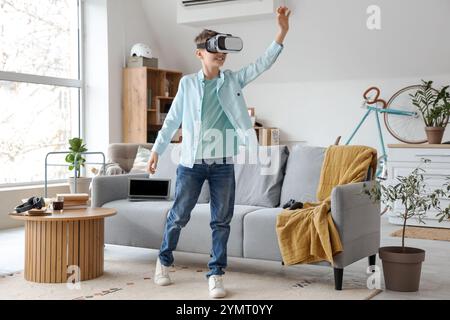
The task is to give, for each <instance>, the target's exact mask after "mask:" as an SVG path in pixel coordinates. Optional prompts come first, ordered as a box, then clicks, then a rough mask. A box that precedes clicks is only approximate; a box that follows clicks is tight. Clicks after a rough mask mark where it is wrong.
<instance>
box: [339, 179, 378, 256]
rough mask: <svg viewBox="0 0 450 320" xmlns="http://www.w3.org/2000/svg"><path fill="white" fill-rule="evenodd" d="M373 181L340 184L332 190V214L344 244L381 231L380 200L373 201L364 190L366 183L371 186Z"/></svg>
mask: <svg viewBox="0 0 450 320" xmlns="http://www.w3.org/2000/svg"><path fill="white" fill-rule="evenodd" d="M373 183H375V182H373V181H367V182H360V183H352V184H347V185H340V186H336V187H335V188H334V189H333V191H332V192H331V215H332V217H333V220H334V223H335V225H336V227H337V229H338V231H339V236H340V238H341V242H342V243H343V244H344V246H345V243H350V242H352V241H357V240H358V239H360V238H363V237H365V236H369V235H372V236H373V235H374V234H376V233H378V234H379V233H380V224H381V217H380V216H381V210H380V201H373V200H371V199H370V198H369V196H368V195H366V194H364V193H363V192H362V191H363V189H364V185H366V188H371V186H372V184H373ZM378 239H379V237H378ZM378 246H379V241H378ZM344 249H345V248H344Z"/></svg>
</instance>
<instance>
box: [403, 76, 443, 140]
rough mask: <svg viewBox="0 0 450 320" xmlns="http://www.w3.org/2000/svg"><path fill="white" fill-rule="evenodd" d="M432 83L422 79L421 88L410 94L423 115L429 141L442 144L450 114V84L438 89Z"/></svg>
mask: <svg viewBox="0 0 450 320" xmlns="http://www.w3.org/2000/svg"><path fill="white" fill-rule="evenodd" d="M432 85H433V81H423V80H422V86H421V88H420V89H418V90H417V91H416V93H415V94H411V95H410V96H411V98H412V103H413V105H415V106H416V107H417V108H418V109H419V111H420V113H421V114H422V116H423V120H424V122H425V132H426V134H427V137H428V143H430V144H440V143H441V142H442V137H443V136H444V131H445V127H446V126H447V123H448V119H449V116H450V94H449V92H448V91H447V90H448V88H449V86H445V87H442V88H441V90H440V91H437V90H435V89H433V87H432Z"/></svg>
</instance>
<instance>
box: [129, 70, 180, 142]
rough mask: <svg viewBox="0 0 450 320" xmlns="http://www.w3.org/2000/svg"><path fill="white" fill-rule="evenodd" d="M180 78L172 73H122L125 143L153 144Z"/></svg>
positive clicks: (175, 73) (160, 71) (141, 71)
mask: <svg viewBox="0 0 450 320" xmlns="http://www.w3.org/2000/svg"><path fill="white" fill-rule="evenodd" d="M182 76H183V74H182V73H181V72H179V71H174V70H164V69H156V68H148V67H142V68H125V69H124V71H123V105H122V112H123V124H122V130H123V141H124V142H125V143H152V142H154V141H155V139H156V136H157V134H158V131H159V130H160V129H161V126H162V123H163V122H164V117H165V114H167V112H168V111H169V109H170V107H171V104H172V102H173V99H174V97H175V96H176V94H177V90H178V85H179V83H180V80H181V77H182ZM174 142H179V141H174Z"/></svg>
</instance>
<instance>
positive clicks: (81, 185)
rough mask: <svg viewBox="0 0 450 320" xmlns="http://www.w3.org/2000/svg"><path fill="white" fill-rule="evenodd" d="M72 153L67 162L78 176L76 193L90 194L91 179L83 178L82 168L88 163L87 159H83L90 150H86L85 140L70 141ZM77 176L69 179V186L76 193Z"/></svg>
mask: <svg viewBox="0 0 450 320" xmlns="http://www.w3.org/2000/svg"><path fill="white" fill-rule="evenodd" d="M69 144H70V148H69V150H70V151H71V152H70V153H68V154H67V155H66V162H68V163H69V164H70V165H69V170H75V174H76V178H77V179H76V182H77V187H76V192H77V193H89V184H90V180H91V179H90V178H86V177H81V170H80V169H81V167H84V163H85V162H86V159H85V158H84V157H83V155H82V153H83V152H86V151H87V150H88V149H87V148H86V145H85V144H83V139H80V138H73V139H70V140H69ZM75 174H74V177H70V178H69V186H70V192H71V193H75Z"/></svg>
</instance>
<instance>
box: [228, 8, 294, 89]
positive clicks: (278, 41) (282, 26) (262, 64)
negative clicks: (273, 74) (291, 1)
mask: <svg viewBox="0 0 450 320" xmlns="http://www.w3.org/2000/svg"><path fill="white" fill-rule="evenodd" d="M290 15H291V10H289V9H288V8H287V7H278V9H277V22H278V27H279V31H278V33H277V35H276V37H275V41H274V42H272V44H271V45H270V47H269V48H268V49H267V50H266V52H265V53H264V54H263V55H262V56H261V57H259V58H258V59H257V60H256V61H255V62H254V63H251V64H249V65H247V66H245V67H243V68H242V69H240V70H239V71H237V72H236V75H237V78H238V81H239V83H240V85H241V87H242V88H244V87H245V86H246V85H247V84H249V83H250V82H252V81H253V80H255V79H256V78H257V77H258V76H260V75H261V74H262V73H263V72H264V71H266V70H268V69H269V68H270V67H271V66H272V65H273V64H274V63H275V61H276V60H277V58H278V56H279V54H280V53H281V51H282V50H283V42H284V39H285V38H286V35H287V33H288V31H289V16H290Z"/></svg>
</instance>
